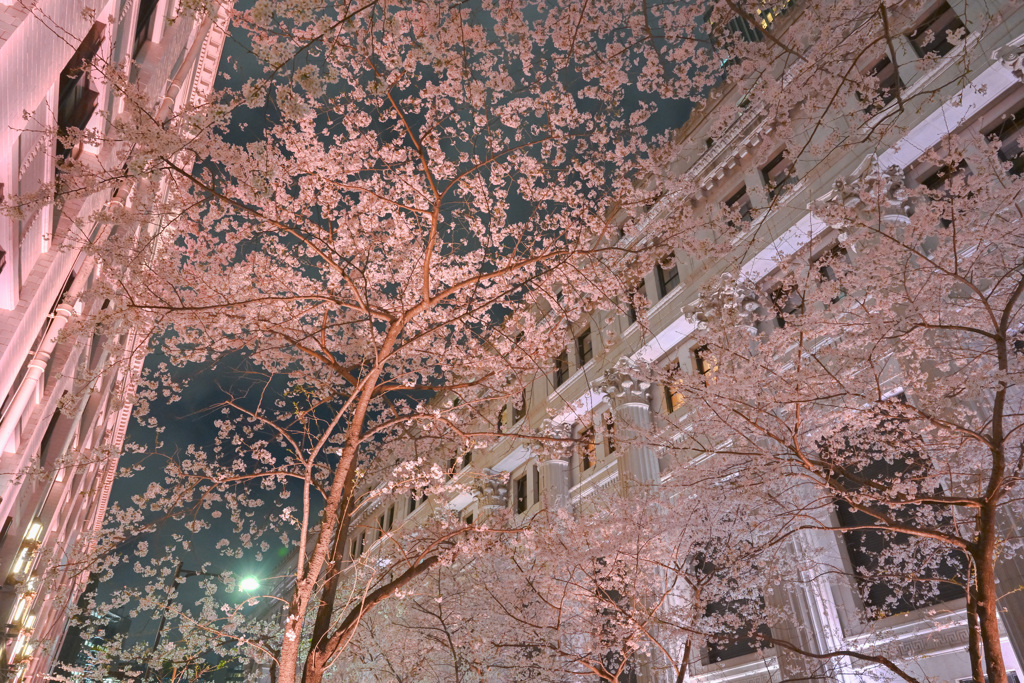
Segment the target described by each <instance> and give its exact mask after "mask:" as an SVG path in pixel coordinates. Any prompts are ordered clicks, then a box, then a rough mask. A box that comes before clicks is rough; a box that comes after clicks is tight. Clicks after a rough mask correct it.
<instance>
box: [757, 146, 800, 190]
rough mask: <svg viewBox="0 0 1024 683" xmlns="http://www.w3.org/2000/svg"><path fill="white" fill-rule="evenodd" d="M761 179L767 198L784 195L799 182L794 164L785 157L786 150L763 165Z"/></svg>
mask: <svg viewBox="0 0 1024 683" xmlns="http://www.w3.org/2000/svg"><path fill="white" fill-rule="evenodd" d="M761 177H762V178H763V179H764V183H765V185H766V186H767V187H768V196H769V197H772V198H775V197H779V196H781V195H783V194H785V192H786V189H787V188H789V187H790V186H791V185H795V184H796V182H797V180H799V179H798V178H797V175H796V162H795V161H794V160H793V159H790V158H788V157H787V156H786V150H782V151H781V152H779V153H778V154H777V155H775V158H774V159H772V160H771V161H769V162H768V163H767V164H765V166H764V168H762V169H761Z"/></svg>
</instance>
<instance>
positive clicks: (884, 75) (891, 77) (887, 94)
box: [868, 57, 903, 105]
mask: <svg viewBox="0 0 1024 683" xmlns="http://www.w3.org/2000/svg"><path fill="white" fill-rule="evenodd" d="M868 73H870V75H872V76H874V77H876V78H877V79H878V96H879V97H880V98H881V100H882V104H883V105H886V104H889V103H890V102H892V101H893V100H894V99H896V95H897V94H898V93H899V91H900V90H902V89H903V81H902V80H901V79H900V74H899V71H898V70H897V68H896V65H895V64H893V63H892V60H891V59H889V58H888V57H882V58H881V59H880V60H878V61H877V62H875V65H874V66H873V67H871V70H870V71H869V72H868Z"/></svg>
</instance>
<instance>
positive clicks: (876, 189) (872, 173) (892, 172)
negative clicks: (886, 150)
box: [822, 154, 913, 220]
mask: <svg viewBox="0 0 1024 683" xmlns="http://www.w3.org/2000/svg"><path fill="white" fill-rule="evenodd" d="M864 195H870V196H874V197H876V202H877V203H878V205H879V207H880V208H881V210H882V216H883V218H898V219H901V220H905V219H906V218H907V217H908V216H909V215H910V214H911V213H912V211H913V205H912V204H911V202H910V199H909V198H908V196H907V185H906V179H905V177H904V174H903V169H902V168H900V167H899V166H887V167H886V168H882V167H881V166H880V165H879V163H878V157H877V156H875V155H874V154H872V155H871V156H869V157H868V158H867V159H865V160H864V163H862V164H861V165H860V168H858V169H857V171H856V172H854V173H853V174H851V175H849V176H847V177H845V178H839V179H838V180H836V181H835V183H834V185H833V189H832V192H830V193H829V194H828V195H826V196H825V197H823V198H822V202H823V203H829V202H836V203H838V204H841V205H842V206H845V207H847V208H857V207H858V206H859V205H863V208H872V207H870V206H868V205H866V204H865V203H864V201H863V197H864Z"/></svg>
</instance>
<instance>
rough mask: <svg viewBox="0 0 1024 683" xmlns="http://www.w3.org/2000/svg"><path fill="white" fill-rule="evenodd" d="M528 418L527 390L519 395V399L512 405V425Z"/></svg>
mask: <svg viewBox="0 0 1024 683" xmlns="http://www.w3.org/2000/svg"><path fill="white" fill-rule="evenodd" d="M524 417H526V389H523V391H522V393H520V394H519V398H518V399H516V400H515V401H514V402H513V403H512V424H515V423H517V422H519V421H520V420H522V419H523V418H524Z"/></svg>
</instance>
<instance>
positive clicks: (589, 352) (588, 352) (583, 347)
mask: <svg viewBox="0 0 1024 683" xmlns="http://www.w3.org/2000/svg"><path fill="white" fill-rule="evenodd" d="M576 357H577V358H578V359H579V362H580V365H585V364H586V363H588V362H589V361H590V360H591V359H592V358H593V357H594V340H593V337H592V336H591V333H590V326H589V325H587V327H586V329H584V330H583V331H582V332H580V334H579V336H578V337H576Z"/></svg>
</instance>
